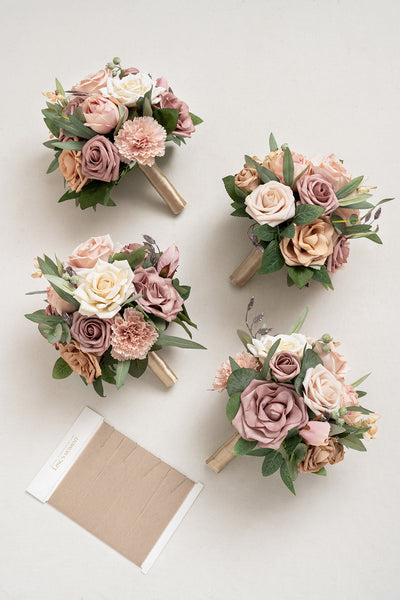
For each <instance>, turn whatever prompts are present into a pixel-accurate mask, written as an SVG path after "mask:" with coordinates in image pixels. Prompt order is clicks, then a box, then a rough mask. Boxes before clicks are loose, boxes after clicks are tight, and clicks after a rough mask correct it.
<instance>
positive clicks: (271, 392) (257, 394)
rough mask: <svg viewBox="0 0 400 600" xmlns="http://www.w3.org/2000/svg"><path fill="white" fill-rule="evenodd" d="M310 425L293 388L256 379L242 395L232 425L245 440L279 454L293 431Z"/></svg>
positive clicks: (302, 405) (305, 410)
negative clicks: (289, 433) (284, 441)
mask: <svg viewBox="0 0 400 600" xmlns="http://www.w3.org/2000/svg"><path fill="white" fill-rule="evenodd" d="M307 422H308V416H307V409H306V406H305V404H304V402H303V399H302V398H300V396H298V395H297V394H296V392H295V389H294V386H293V385H289V384H287V383H275V382H274V381H261V380H258V379H253V381H251V382H250V383H249V385H248V386H247V388H246V389H245V390H244V391H243V392H242V394H241V403H240V406H239V410H238V412H237V414H236V417H235V418H234V419H233V421H232V425H233V426H234V427H235V429H237V431H238V432H239V433H240V435H241V436H242V437H243V438H244V439H245V440H249V441H256V442H258V446H259V447H260V448H272V449H273V450H278V448H280V446H281V444H282V442H283V440H284V439H285V437H286V436H287V434H288V432H289V431H290V429H293V428H294V427H297V428H298V429H301V428H302V427H304V426H305V425H306V423H307Z"/></svg>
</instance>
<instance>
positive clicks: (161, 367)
mask: <svg viewBox="0 0 400 600" xmlns="http://www.w3.org/2000/svg"><path fill="white" fill-rule="evenodd" d="M148 360H149V362H148V366H149V369H150V370H151V371H153V373H154V375H156V376H157V377H158V379H159V380H160V381H161V382H162V383H163V384H164V385H165V386H166V387H171V386H172V385H174V383H176V382H177V381H178V378H177V376H176V375H175V373H174V372H173V371H171V369H170V368H169V366H168V365H167V363H166V362H165V360H163V359H162V358H161V357H160V356H159V355H158V354H157V352H150V353H149V355H148Z"/></svg>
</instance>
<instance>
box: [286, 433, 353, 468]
mask: <svg viewBox="0 0 400 600" xmlns="http://www.w3.org/2000/svg"><path fill="white" fill-rule="evenodd" d="M343 458H344V447H343V445H342V444H340V443H338V442H336V438H331V437H330V438H328V441H327V443H326V444H324V445H323V446H309V447H308V450H307V454H306V456H305V458H304V460H303V461H302V462H301V463H300V464H299V465H297V468H298V470H299V473H316V472H317V471H319V470H320V469H322V467H325V465H327V464H328V463H329V464H330V465H334V464H336V463H338V462H340V461H342V460H343Z"/></svg>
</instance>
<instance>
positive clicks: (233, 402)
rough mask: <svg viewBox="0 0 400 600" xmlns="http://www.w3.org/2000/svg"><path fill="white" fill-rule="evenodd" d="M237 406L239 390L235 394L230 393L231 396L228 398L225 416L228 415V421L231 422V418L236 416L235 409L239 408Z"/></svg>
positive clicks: (238, 404)
mask: <svg viewBox="0 0 400 600" xmlns="http://www.w3.org/2000/svg"><path fill="white" fill-rule="evenodd" d="M239 406H240V392H236V393H235V394H232V396H230V397H229V400H228V402H227V405H226V416H227V417H228V419H229V421H231V422H232V421H233V419H234V418H235V417H236V414H237V411H238V410H239Z"/></svg>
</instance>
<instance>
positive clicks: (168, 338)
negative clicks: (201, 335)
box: [157, 333, 206, 350]
mask: <svg viewBox="0 0 400 600" xmlns="http://www.w3.org/2000/svg"><path fill="white" fill-rule="evenodd" d="M157 344H158V345H159V346H176V347H177V348H191V349H195V350H205V349H206V348H205V347H204V346H202V345H201V344H198V343H197V342H193V341H192V340H186V339H185V338H181V337H175V336H172V335H166V334H165V333H160V335H159V336H158V340H157Z"/></svg>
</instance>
